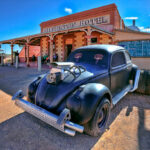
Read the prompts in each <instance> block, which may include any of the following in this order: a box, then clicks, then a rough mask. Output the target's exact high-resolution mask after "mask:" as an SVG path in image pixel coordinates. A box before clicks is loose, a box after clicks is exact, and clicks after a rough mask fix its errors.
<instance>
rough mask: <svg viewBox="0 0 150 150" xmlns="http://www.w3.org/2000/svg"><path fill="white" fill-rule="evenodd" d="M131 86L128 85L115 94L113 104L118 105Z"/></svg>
mask: <svg viewBox="0 0 150 150" xmlns="http://www.w3.org/2000/svg"><path fill="white" fill-rule="evenodd" d="M131 88H132V86H131V85H128V86H127V87H126V88H125V89H123V90H122V91H121V92H119V93H118V94H117V95H115V96H114V97H113V99H112V102H113V105H116V104H117V102H119V100H120V99H122V98H123V97H124V96H125V95H126V94H127V93H128V92H129V91H130V90H131Z"/></svg>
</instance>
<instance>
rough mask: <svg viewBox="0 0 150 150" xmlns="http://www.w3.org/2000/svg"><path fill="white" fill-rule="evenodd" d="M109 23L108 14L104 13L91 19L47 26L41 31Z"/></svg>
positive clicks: (46, 31) (47, 31) (55, 30)
mask: <svg viewBox="0 0 150 150" xmlns="http://www.w3.org/2000/svg"><path fill="white" fill-rule="evenodd" d="M109 23H110V15H106V16H100V17H96V18H91V19H85V20H80V21H75V22H71V23H67V24H61V25H58V26H53V27H49V28H44V29H43V32H44V33H49V32H57V31H63V30H69V29H73V28H79V27H83V26H88V25H99V24H109Z"/></svg>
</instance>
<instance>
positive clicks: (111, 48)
mask: <svg viewBox="0 0 150 150" xmlns="http://www.w3.org/2000/svg"><path fill="white" fill-rule="evenodd" d="M80 49H82V50H84V49H85V50H86V49H97V50H101V49H103V50H106V51H107V52H109V53H113V52H115V51H118V50H121V49H124V48H123V47H121V46H117V45H108V44H96V45H88V46H83V47H80V48H78V49H76V50H80Z"/></svg>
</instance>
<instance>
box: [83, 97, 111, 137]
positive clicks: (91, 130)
mask: <svg viewBox="0 0 150 150" xmlns="http://www.w3.org/2000/svg"><path fill="white" fill-rule="evenodd" d="M109 115H110V101H109V100H108V99H107V98H103V99H102V101H101V102H100V104H99V105H98V107H97V109H96V111H95V114H94V116H93V118H92V119H91V120H90V121H89V122H88V123H87V124H86V125H85V132H86V133H87V134H89V135H91V136H99V135H101V134H102V133H103V132H104V131H105V129H106V128H107V124H108V119H109Z"/></svg>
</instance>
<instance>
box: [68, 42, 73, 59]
mask: <svg viewBox="0 0 150 150" xmlns="http://www.w3.org/2000/svg"><path fill="white" fill-rule="evenodd" d="M71 51H72V44H68V45H67V57H68V56H69V55H70V53H71Z"/></svg>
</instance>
